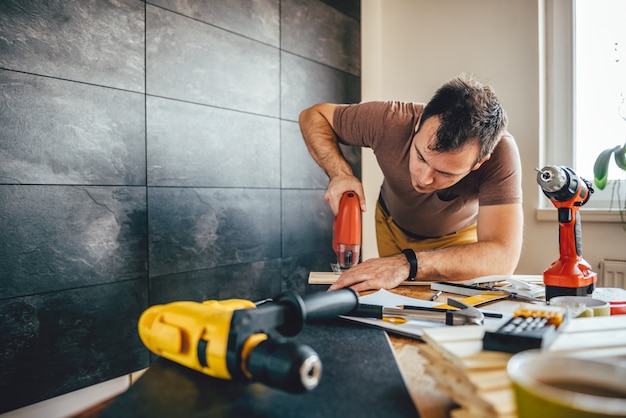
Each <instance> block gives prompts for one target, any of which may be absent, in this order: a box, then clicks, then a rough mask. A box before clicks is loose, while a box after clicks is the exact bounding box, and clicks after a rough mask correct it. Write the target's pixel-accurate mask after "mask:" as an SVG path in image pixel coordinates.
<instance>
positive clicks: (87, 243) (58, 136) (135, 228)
mask: <svg viewBox="0 0 626 418" xmlns="http://www.w3.org/2000/svg"><path fill="white" fill-rule="evenodd" d="M359 32H360V25H359V1H358V0H351V1H348V2H346V1H336V2H334V1H331V0H324V1H318V0H256V1H252V0H238V1H234V0H233V1H217V0H214V1H205V0H153V1H149V2H144V1H141V0H46V1H44V0H0V336H1V341H2V342H1V343H0V394H1V395H0V412H5V411H8V410H11V409H14V408H17V407H20V406H24V405H27V404H31V403H34V402H37V401H40V400H43V399H47V398H50V397H53V396H57V395H60V394H63V393H67V392H70V391H72V390H76V389H79V388H82V387H85V386H88V385H92V384H95V383H98V382H101V381H104V380H108V379H112V378H114V377H117V376H120V375H123V374H126V373H129V372H131V371H134V370H138V369H141V368H144V367H147V366H148V365H149V361H150V356H149V354H148V352H147V350H146V349H145V348H144V347H143V345H142V344H141V341H140V340H139V338H138V335H137V331H136V324H137V320H138V318H139V315H140V314H141V312H143V310H144V309H146V308H147V307H148V306H149V305H151V304H155V303H167V302H170V301H174V300H197V301H200V300H205V299H225V298H232V297H236V298H246V299H252V300H254V299H257V298H264V297H269V296H274V295H275V294H276V293H279V292H281V291H285V290H296V291H299V292H304V291H305V283H306V280H307V277H308V273H309V272H310V271H312V270H315V271H323V270H328V269H329V263H330V262H331V261H332V260H333V257H334V255H333V253H332V250H331V248H330V242H331V237H332V213H331V212H330V209H329V208H328V206H327V204H326V202H325V201H324V199H323V194H324V191H325V188H326V185H327V181H328V180H327V178H326V176H325V174H324V173H323V172H322V171H321V170H320V169H319V168H318V167H317V166H316V165H315V163H314V162H313V161H312V159H311V158H310V156H309V155H308V153H307V151H306V148H305V146H304V144H303V142H302V139H301V136H300V131H299V128H298V124H297V117H298V113H299V112H300V110H302V109H303V108H304V107H307V106H309V105H312V104H314V103H317V102H321V101H331V102H346V103H347V102H357V101H359V99H360V34H359ZM344 151H345V154H346V156H347V157H348V159H349V160H350V162H351V164H352V165H353V167H354V169H355V171H356V173H357V175H360V169H359V165H360V151H359V150H355V149H348V148H345V149H344Z"/></svg>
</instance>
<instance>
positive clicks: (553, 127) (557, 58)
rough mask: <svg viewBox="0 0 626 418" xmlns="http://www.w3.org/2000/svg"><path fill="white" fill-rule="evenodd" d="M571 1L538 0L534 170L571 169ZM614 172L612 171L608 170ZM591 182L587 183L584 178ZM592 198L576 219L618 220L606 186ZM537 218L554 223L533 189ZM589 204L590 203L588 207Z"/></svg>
mask: <svg viewBox="0 0 626 418" xmlns="http://www.w3.org/2000/svg"><path fill="white" fill-rule="evenodd" d="M575 1H576V0H543V4H542V6H543V7H541V8H540V13H543V14H540V20H541V24H540V26H539V28H540V34H539V35H540V36H539V39H540V46H539V52H540V60H539V62H540V76H541V77H540V80H541V82H540V83H541V84H540V90H541V97H542V105H541V107H540V111H541V116H540V117H541V119H542V126H543V129H542V132H543V134H542V138H541V141H540V153H539V163H540V165H539V166H540V167H543V166H546V165H564V166H568V167H573V166H574V153H575V152H576V150H575V148H574V143H575V135H576V132H575V128H574V115H575V106H576V95H575V75H576V74H575V71H576V69H575V67H574V54H575V52H574V46H575V39H576V34H575V31H574V22H575V7H574V4H575ZM613 169H615V168H613ZM587 180H590V181H593V179H587ZM620 182H621V183H623V184H622V188H621V190H622V191H621V193H622V194H626V181H623V180H620ZM611 183H613V182H609V184H608V185H607V187H606V188H605V189H604V190H602V191H600V190H596V191H595V193H594V194H593V195H592V199H593V200H592V201H590V203H589V204H588V205H585V206H582V207H581V209H580V211H581V213H583V215H582V216H581V219H584V220H585V221H586V222H616V223H620V222H621V216H620V213H619V204H618V203H617V202H614V203H613V206H612V207H611V206H610V201H611V194H612V184H611ZM538 193H539V199H538V208H537V219H538V220H540V221H543V220H546V221H547V220H554V219H555V218H554V206H553V205H552V203H550V201H549V200H548V199H547V198H546V197H545V196H544V195H543V193H542V192H541V190H539V189H538ZM592 203H593V204H592Z"/></svg>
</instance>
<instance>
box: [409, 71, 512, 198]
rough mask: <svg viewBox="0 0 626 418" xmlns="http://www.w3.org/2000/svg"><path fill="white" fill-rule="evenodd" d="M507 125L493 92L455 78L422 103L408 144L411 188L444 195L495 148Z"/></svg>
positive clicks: (465, 79) (486, 158) (476, 83)
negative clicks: (420, 112) (426, 101)
mask: <svg viewBox="0 0 626 418" xmlns="http://www.w3.org/2000/svg"><path fill="white" fill-rule="evenodd" d="M506 124H507V119H506V114H505V113H504V110H503V109H502V107H501V105H500V102H499V101H498V99H497V97H496V96H495V94H494V93H493V91H492V90H491V89H490V88H489V87H486V86H483V85H482V84H480V83H478V82H476V81H474V80H472V79H471V78H468V77H465V76H460V77H457V78H455V79H453V80H451V81H450V82H448V83H446V84H444V85H443V86H442V87H441V88H440V89H439V90H437V92H436V93H435V95H434V96H433V98H432V99H431V100H430V102H428V104H427V105H426V107H425V109H424V113H423V115H422V119H421V121H420V124H419V126H418V128H417V132H416V134H415V136H414V139H413V143H412V144H411V151H410V160H409V161H410V162H409V169H410V172H411V182H412V184H413V187H414V188H415V189H416V190H417V191H420V192H423V193H429V192H433V191H436V190H441V189H445V188H447V187H450V186H452V185H454V184H455V183H457V182H458V181H460V180H461V179H462V178H463V177H465V176H466V175H467V174H469V173H470V172H471V171H473V170H477V169H478V168H479V167H480V166H481V165H482V164H483V163H484V162H485V161H486V160H488V159H489V157H490V155H491V153H492V152H493V150H494V148H495V147H496V145H497V143H498V140H499V139H500V136H501V135H502V132H503V131H504V130H505V129H506Z"/></svg>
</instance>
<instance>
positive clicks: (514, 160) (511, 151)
mask: <svg viewBox="0 0 626 418" xmlns="http://www.w3.org/2000/svg"><path fill="white" fill-rule="evenodd" d="M423 110H424V105H423V104H417V103H405V102H397V101H394V102H366V103H361V104H353V105H341V106H338V107H337V108H336V110H335V113H334V115H333V127H334V130H335V132H336V133H337V136H338V137H339V140H340V141H341V142H342V143H344V144H346V145H353V146H359V147H368V148H371V149H372V150H373V151H374V154H375V155H376V159H377V160H378V165H379V166H380V168H381V170H382V172H383V175H384V180H383V184H382V187H381V194H382V197H383V200H384V201H385V204H386V206H387V209H388V210H389V213H390V214H391V216H392V217H393V219H394V221H395V222H396V224H398V226H400V227H401V228H403V229H404V230H406V231H409V232H412V233H414V234H417V235H422V236H428V237H440V236H443V235H447V234H450V233H453V232H456V231H458V230H460V229H462V228H464V227H467V226H469V225H471V224H473V223H474V222H476V218H477V215H478V206H479V205H482V206H489V205H501V204H510V203H521V202H522V187H521V171H522V170H521V162H520V158H519V151H518V149H517V144H516V143H515V140H514V139H513V137H512V136H511V135H510V134H509V133H505V134H504V135H503V136H502V138H501V139H500V141H499V142H498V145H497V147H496V149H495V150H494V152H493V153H492V155H491V158H490V159H489V160H487V161H486V162H485V163H483V164H482V165H481V166H480V168H478V170H475V171H472V172H471V173H470V174H468V175H467V176H465V177H464V178H463V179H461V180H460V181H459V182H458V183H456V184H455V185H453V186H451V187H449V188H447V189H444V190H439V191H437V192H434V193H419V192H417V191H416V190H415V189H414V188H413V186H412V185H411V179H410V175H409V149H410V146H411V141H412V139H413V136H414V132H415V130H416V128H417V124H418V123H419V120H420V117H421V116H422V112H423Z"/></svg>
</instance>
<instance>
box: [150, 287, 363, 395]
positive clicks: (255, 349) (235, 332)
mask: <svg viewBox="0 0 626 418" xmlns="http://www.w3.org/2000/svg"><path fill="white" fill-rule="evenodd" d="M358 302H359V296H358V294H357V293H356V292H355V291H353V290H352V289H341V290H337V291H334V292H316V293H311V294H309V295H304V296H300V295H298V294H296V293H295V292H287V293H283V294H281V295H279V296H278V297H276V298H274V299H270V300H268V301H263V302H259V303H254V302H251V301H249V300H244V299H228V300H222V301H217V300H209V301H205V302H202V303H199V302H189V301H181V302H172V303H168V304H165V305H155V306H152V307H150V308H148V309H147V310H146V311H145V312H144V313H143V314H142V315H141V318H140V319H139V336H140V337H141V340H142V341H143V343H144V344H145V345H146V347H148V349H150V351H152V352H153V353H155V354H157V355H159V356H161V357H165V358H167V359H169V360H172V361H174V362H176V363H179V364H182V365H184V366H186V367H189V368H191V369H194V370H197V371H200V372H202V373H204V374H207V375H209V376H213V377H217V378H221V379H233V380H240V381H258V382H262V383H265V384H266V385H268V386H272V387H275V388H278V389H282V390H285V391H288V392H294V393H299V392H306V391H308V390H312V389H314V388H315V387H316V386H317V384H318V383H319V380H320V378H321V372H322V363H321V360H320V358H319V356H318V355H317V353H316V352H315V351H314V350H313V349H312V348H311V347H309V346H307V345H302V344H296V343H293V342H290V341H287V340H286V339H285V338H282V337H292V336H295V335H297V334H298V333H299V332H300V331H301V330H302V327H303V326H304V324H305V322H306V321H308V320H315V319H326V318H332V317H336V316H337V315H343V314H347V313H349V312H351V311H353V310H356V308H357V306H358ZM281 336H282V337H281Z"/></svg>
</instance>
